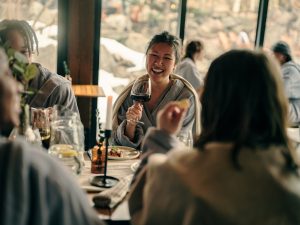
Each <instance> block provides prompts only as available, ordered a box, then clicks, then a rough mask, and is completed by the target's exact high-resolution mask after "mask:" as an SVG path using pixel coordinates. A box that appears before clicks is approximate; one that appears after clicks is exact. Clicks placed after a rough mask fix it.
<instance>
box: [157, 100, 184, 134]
mask: <svg viewBox="0 0 300 225" xmlns="http://www.w3.org/2000/svg"><path fill="white" fill-rule="evenodd" d="M186 112H187V109H186V108H181V107H179V106H178V102H169V103H168V104H167V105H166V106H165V107H164V108H163V109H162V110H160V111H159V112H158V114H157V128H159V129H161V130H164V131H165V132H167V133H169V134H171V135H173V134H175V135H176V134H178V132H179V131H180V130H181V127H182V123H183V119H184V117H185V114H186Z"/></svg>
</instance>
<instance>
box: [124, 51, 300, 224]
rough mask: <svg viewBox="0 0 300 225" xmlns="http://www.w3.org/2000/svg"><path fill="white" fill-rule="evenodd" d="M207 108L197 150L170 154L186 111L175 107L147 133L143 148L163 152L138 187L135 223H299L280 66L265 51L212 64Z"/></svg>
mask: <svg viewBox="0 0 300 225" xmlns="http://www.w3.org/2000/svg"><path fill="white" fill-rule="evenodd" d="M233 62H234V63H235V65H236V66H232V63H233ZM201 103H202V114H201V125H202V132H201V134H200V136H199V137H198V140H197V141H196V143H195V149H187V148H178V147H177V148H175V149H172V148H174V147H176V146H177V140H176V138H174V136H176V133H177V132H178V131H179V130H180V126H181V125H182V121H183V117H184V115H185V113H186V110H183V109H180V108H179V107H178V104H177V102H170V103H169V104H167V105H166V106H165V107H164V109H162V110H161V111H160V112H159V113H158V119H157V120H158V122H157V128H150V129H149V130H148V132H147V134H146V136H145V139H144V141H145V142H144V145H143V148H145V149H146V150H148V151H152V152H153V153H155V152H159V153H160V154H152V155H151V156H150V157H149V160H148V164H147V166H146V167H144V169H143V171H141V172H140V173H139V175H138V177H137V179H136V182H135V183H134V184H133V186H132V189H131V191H130V196H129V209H130V214H131V217H132V224H139V225H141V224H156V225H158V224H185V225H188V224H204V225H215V224H222V225H229V224H230V225H234V224H236V225H253V224H255V225H271V224H281V225H294V224H300V214H299V210H300V176H299V175H300V174H299V172H298V166H297V165H296V164H295V163H294V162H295V160H293V158H292V156H291V154H290V152H292V150H293V149H292V147H291V144H290V141H289V139H288V137H287V133H286V127H287V121H286V118H287V102H286V98H285V95H284V91H283V85H282V83H281V79H280V74H279V69H278V68H276V66H275V65H274V64H273V63H272V62H271V61H270V59H269V58H268V57H267V56H266V55H265V54H264V53H261V52H253V51H247V50H232V51H229V52H227V53H225V54H223V55H221V56H220V57H218V58H217V59H215V60H214V61H213V62H212V64H211V66H210V68H209V70H208V74H207V76H206V80H205V85H204V91H203V95H202V97H201ZM171 149H172V150H171Z"/></svg>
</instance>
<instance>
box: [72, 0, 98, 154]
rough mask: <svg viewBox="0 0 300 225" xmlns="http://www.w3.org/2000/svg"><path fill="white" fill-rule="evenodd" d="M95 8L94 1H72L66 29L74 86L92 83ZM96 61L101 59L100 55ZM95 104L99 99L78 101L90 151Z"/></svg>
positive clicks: (80, 98) (93, 138)
mask: <svg viewBox="0 0 300 225" xmlns="http://www.w3.org/2000/svg"><path fill="white" fill-rule="evenodd" d="M96 1H97V0H96ZM95 5H97V4H95V1H91V0H88V1H82V0H71V1H69V5H68V20H69V21H68V24H69V26H68V27H67V33H68V63H69V67H70V71H71V75H72V79H73V84H93V80H94V79H93V73H94V63H95V61H94V54H95V51H94V42H95V12H97V11H96V10H95ZM99 26H100V25H99ZM98 40H99V39H98ZM96 52H97V51H96ZM96 58H97V59H98V56H97V57H96ZM96 63H98V62H96ZM97 68H98V67H97ZM97 73H98V71H97ZM96 75H97V74H96ZM94 76H95V75H94ZM93 101H96V99H94V100H92V99H91V98H88V97H78V98H77V103H78V107H79V111H80V116H81V120H82V123H83V125H84V128H85V139H86V147H87V148H88V147H90V146H91V145H93V144H94V141H95V136H94V135H95V131H93V129H92V127H93V128H95V124H94V122H93V121H92V118H95V115H94V112H92V105H95V103H93Z"/></svg>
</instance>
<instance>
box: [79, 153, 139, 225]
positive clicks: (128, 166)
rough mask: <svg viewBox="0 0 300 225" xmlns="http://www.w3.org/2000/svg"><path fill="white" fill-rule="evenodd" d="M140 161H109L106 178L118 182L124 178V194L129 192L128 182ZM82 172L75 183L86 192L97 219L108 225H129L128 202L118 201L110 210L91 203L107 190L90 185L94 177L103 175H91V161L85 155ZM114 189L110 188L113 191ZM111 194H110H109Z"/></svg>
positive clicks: (124, 199)
mask: <svg viewBox="0 0 300 225" xmlns="http://www.w3.org/2000/svg"><path fill="white" fill-rule="evenodd" d="M139 162H140V159H139V158H135V159H124V160H122V159H120V160H117V159H109V160H108V161H107V176H112V177H115V178H117V179H119V180H120V181H121V180H122V181H124V178H127V180H126V181H127V185H126V186H124V187H122V188H124V190H122V191H125V192H126V193H127V192H128V190H129V186H130V182H131V179H132V177H133V174H134V172H135V170H136V169H137V167H138V165H139ZM83 164H84V165H83V168H82V172H81V174H80V175H77V181H78V182H79V185H80V187H81V188H82V189H83V190H84V191H85V192H86V194H87V198H88V200H89V202H90V204H91V206H92V207H94V208H95V210H96V211H97V212H98V215H99V218H100V219H102V220H105V221H106V222H107V223H108V224H115V223H114V222H117V221H119V222H118V224H130V222H129V221H130V215H129V210H128V202H127V200H126V197H125V198H122V199H120V201H119V202H118V204H116V206H115V207H113V208H110V207H107V208H96V207H95V205H94V202H93V198H94V197H95V196H96V195H99V194H101V193H102V192H105V191H106V190H108V189H107V188H102V187H97V186H94V185H91V180H92V179H93V177H94V176H98V175H103V174H93V173H91V160H90V159H89V157H87V154H85V156H84V163H83ZM113 188H114V187H112V190H113ZM109 194H111V193H109Z"/></svg>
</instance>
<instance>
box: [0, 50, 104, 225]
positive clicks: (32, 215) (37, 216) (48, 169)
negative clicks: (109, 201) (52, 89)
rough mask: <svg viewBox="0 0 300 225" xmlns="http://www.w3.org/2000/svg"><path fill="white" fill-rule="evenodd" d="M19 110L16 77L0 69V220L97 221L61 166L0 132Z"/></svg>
mask: <svg viewBox="0 0 300 225" xmlns="http://www.w3.org/2000/svg"><path fill="white" fill-rule="evenodd" d="M1 54H2V55H3V53H1ZM0 59H1V57H0ZM0 65H1V63H0ZM0 72H2V70H1V69H0ZM19 112H20V98H19V93H18V87H17V84H16V81H15V80H14V79H13V78H12V77H11V76H8V75H4V74H0V115H1V117H0V165H1V169H0V184H1V185H0V218H1V222H0V224H2V225H12V224H13V225H26V224H32V225H35V224H36V225H37V224H44V225H58V224H61V225H62V224H63V225H76V224H77V225H82V224H86V225H87V224H90V225H92V224H93V225H96V224H103V223H102V222H101V221H100V220H99V219H98V217H97V214H96V213H95V212H94V211H93V209H92V207H91V206H90V205H89V203H88V201H87V197H86V196H84V193H83V191H82V190H81V189H80V188H79V187H78V184H77V183H76V181H75V180H73V177H72V175H71V174H69V173H68V171H67V170H65V168H63V167H62V166H61V165H59V163H58V162H56V161H54V159H52V158H50V157H49V156H48V155H47V154H46V153H44V152H43V150H42V149H41V148H38V147H37V146H33V145H30V144H29V143H27V142H25V141H23V140H14V141H9V140H8V139H7V138H5V137H3V136H2V131H3V129H6V128H7V127H14V126H17V125H18V124H19Z"/></svg>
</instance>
